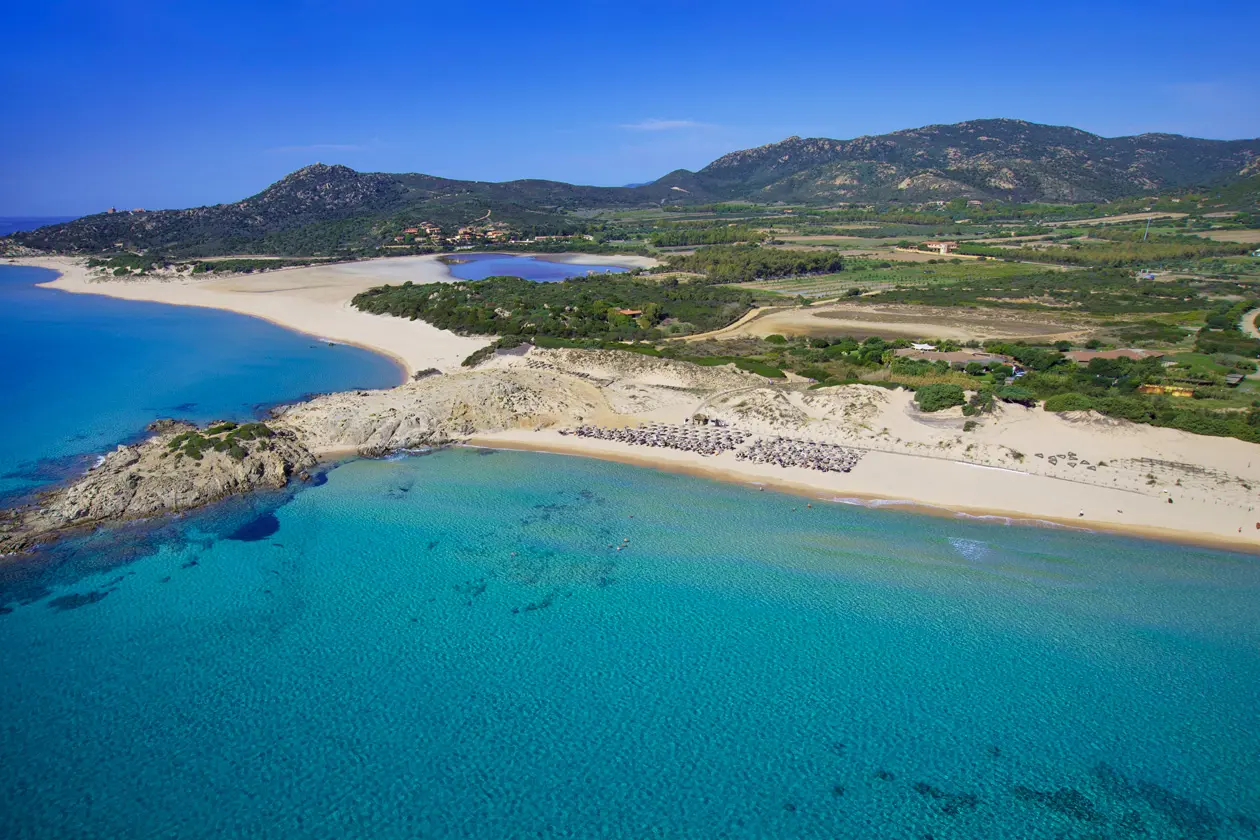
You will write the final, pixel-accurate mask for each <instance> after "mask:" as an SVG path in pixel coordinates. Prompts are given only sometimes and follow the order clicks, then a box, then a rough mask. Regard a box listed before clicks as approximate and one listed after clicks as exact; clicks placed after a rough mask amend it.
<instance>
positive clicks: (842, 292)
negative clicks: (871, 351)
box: [739, 257, 1036, 299]
mask: <svg viewBox="0 0 1260 840" xmlns="http://www.w3.org/2000/svg"><path fill="white" fill-rule="evenodd" d="M1035 270H1036V269H1030V267H1029V266H1027V265H1022V264H1020V263H1008V262H1002V261H1000V260H985V261H979V260H962V259H959V260H957V261H954V260H949V261H945V260H940V259H939V258H936V259H934V258H931V257H928V258H927V260H925V261H923V262H908V261H907V262H901V261H893V260H891V259H889V260H882V259H869V260H862V259H850V260H848V262H847V263H846V265H845V270H844V271H841V272H838V273H836V274H824V275H818V276H814V277H785V278H779V279H774V280H758V281H755V282H752V283H741V284H739V286H740V288H745V289H755V290H758V291H766V292H775V293H778V294H783V295H800V296H802V297H806V298H816V299H825V298H836V297H843V296H854V295H853V294H852V291H853V290H854V289H858V290H859V293H860V294H868V293H871V292H879V291H887V290H890V289H895V288H900V287H904V288H921V287H925V286H934V285H947V284H950V283H957V282H959V281H962V280H988V281H993V280H1001V279H1003V278H1007V277H1017V276H1022V275H1027V274H1029V273H1031V272H1032V271H1035Z"/></svg>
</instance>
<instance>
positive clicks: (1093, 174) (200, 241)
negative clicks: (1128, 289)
mask: <svg viewBox="0 0 1260 840" xmlns="http://www.w3.org/2000/svg"><path fill="white" fill-rule="evenodd" d="M1258 161H1260V140H1228V141H1227V140H1200V139H1196V138H1193V137H1182V136H1179V135H1175V134H1142V135H1138V136H1136V137H1115V138H1107V137H1099V136H1098V135H1096V134H1090V133H1089V132H1086V131H1081V130H1079V129H1075V128H1069V127H1063V126H1049V125H1039V124H1037V123H1029V122H1024V121H1022V120H1009V119H994V120H971V121H968V122H961V123H956V124H954V125H931V126H925V127H923V128H915V129H908V130H905V131H895V132H892V133H891V134H881V135H874V136H867V137H857V138H854V139H852V140H832V139H828V138H824V137H814V138H801V137H789V138H787V139H786V140H783V141H781V142H778V143H771V144H769V145H765V146H760V147H757V148H755V149H746V150H743V151H737V152H731V153H730V154H727V155H723V156H722V157H720V158H718V159H717V160H715V161H713V162H712V163H710V164H709V165H708V166H706V167H704V168H703V169H701V170H699V171H698V172H690V171H688V170H685V169H680V170H677V171H675V172H671V173H670V174H668V175H666V176H665V177H663V178H660V179H659V180H657V181H654V182H652V183H650V184H642V185H639V186H635V187H589V186H578V185H574V184H565V183H560V182H557V181H542V180H520V181H508V182H504V183H488V182H484V181H460V180H453V179H448V178H437V177H433V176H430V175H422V174H401V175H395V174H387V173H379V172H377V173H364V172H356V171H355V170H353V169H350V168H349V167H345V166H328V165H324V164H315V165H313V166H307V167H305V168H303V169H299V170H298V171H296V172H294V173H292V174H290V175H288V176H287V177H285V178H283V179H281V180H280V181H278V182H276V183H275V184H273V185H271V186H270V187H268V188H267V189H265V190H263V191H262V192H260V193H258V194H257V195H254V196H251V197H249V198H246V199H244V200H241V201H237V202H232V203H229V204H219V205H215V206H212V207H197V208H192V209H188V210H160V211H132V212H119V213H100V214H97V215H94V216H87V217H84V218H82V219H78V220H75V221H73V222H67V223H65V224H59V225H50V226H48V227H44V228H40V229H39V230H36V231H28V232H24V233H18V234H15V235H14V237H13V238H14V240H15V241H16V242H17V243H18V244H20V245H23V246H26V247H30V248H36V249H39V250H45V251H56V252H60V253H96V252H101V251H106V250H110V249H114V248H117V247H122V248H126V249H130V250H156V251H160V252H162V253H164V254H168V255H172V256H186V257H192V256H211V255H217V254H240V253H267V254H280V255H300V256H310V255H329V254H344V253H349V252H356V251H364V250H373V249H377V248H379V247H380V246H381V245H383V244H386V242H387V241H388V237H387V229H388V228H389V225H388V224H387V222H388V221H389V220H391V219H392V220H395V221H396V220H397V219H399V218H403V219H407V220H409V221H412V222H419V221H421V220H429V221H433V222H436V223H438V224H441V225H463V224H468V223H469V222H470V221H472V220H474V219H478V218H483V217H485V215H486V214H487V213H488V212H489V213H492V214H493V217H494V219H495V220H496V221H501V222H505V223H508V224H510V225H512V226H515V227H517V228H520V229H522V230H532V231H535V232H545V233H574V232H579V231H581V230H583V229H584V228H583V226H582V223H581V220H580V219H577V218H575V217H574V216H573V215H572V214H571V213H570V211H573V210H581V209H590V208H619V207H649V206H651V207H656V206H661V205H665V204H684V205H685V204H694V203H698V202H710V201H726V200H745V201H754V202H774V201H786V202H798V203H807V204H808V203H814V204H834V203H837V202H851V203H852V202H856V203H890V202H893V201H896V202H911V203H913V202H922V201H929V200H940V199H952V198H967V199H983V200H988V199H994V200H1002V201H1050V202H1078V201H1108V200H1111V199H1116V198H1123V197H1128V196H1136V195H1145V194H1149V193H1153V192H1157V191H1161V190H1170V189H1178V188H1184V187H1201V186H1203V187H1214V186H1222V185H1228V184H1233V183H1236V182H1238V181H1239V180H1240V179H1243V178H1246V177H1247V176H1249V175H1255V174H1257V173H1258V172H1260V163H1258Z"/></svg>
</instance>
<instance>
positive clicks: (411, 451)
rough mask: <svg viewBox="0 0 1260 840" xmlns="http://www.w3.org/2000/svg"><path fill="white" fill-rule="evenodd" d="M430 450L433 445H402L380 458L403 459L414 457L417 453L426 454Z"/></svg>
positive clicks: (383, 459)
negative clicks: (400, 447)
mask: <svg viewBox="0 0 1260 840" xmlns="http://www.w3.org/2000/svg"><path fill="white" fill-rule="evenodd" d="M431 452H433V447H431V446H416V447H403V448H402V449H395V450H393V451H392V452H390V453H389V454H388V455H386V456H385V457H384V458H382V459H381V460H382V461H403V460H406V459H407V458H414V457H416V456H419V455H428V454H430V453H431Z"/></svg>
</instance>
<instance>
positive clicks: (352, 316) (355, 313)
mask: <svg viewBox="0 0 1260 840" xmlns="http://www.w3.org/2000/svg"><path fill="white" fill-rule="evenodd" d="M455 255H457V254H455ZM443 256H453V255H452V254H429V255H425V256H418V257H377V258H375V259H370V260H359V261H356V262H345V263H333V264H327V265H311V266H302V267H296V268H283V269H276V270H273V271H269V272H265V273H259V274H247V275H233V276H229V277H214V276H210V277H204V278H200V277H199V278H190V277H179V278H174V277H172V278H157V277H146V278H134V279H126V280H123V279H104V278H100V277H96V276H93V275H92V274H91V273H90V272H89V271H88V270H87V268H86V266H85V265H84V264H83V261H82V260H79V259H76V258H72V257H16V258H10V259H9V260H8V263H9V264H12V265H26V266H31V267H35V268H46V269H50V270H52V271H56V272H58V276H57V277H56V278H54V279H53V280H51V281H49V282H47V283H41V284H40V286H42V287H44V288H50V289H58V290H60V291H63V292H70V293H72V294H95V295H103V296H105V297H112V298H119V299H123V300H135V301H146V302H150V303H165V304H169V305H172V306H199V307H204V308H208V309H222V310H226V311H229V312H235V313H236V314H238V315H248V316H250V317H254V318H261V319H262V320H264V321H268V322H270V323H272V324H275V325H277V326H280V327H284V328H285V329H290V330H294V331H296V332H300V333H303V334H305V335H309V336H311V337H313V338H316V339H319V340H322V341H333V342H336V343H339V344H348V345H352V346H355V347H359V348H362V349H364V350H369V351H372V352H375V353H379V354H381V355H383V356H386V357H388V358H390V359H392V360H393V361H394V362H395V363H396V364H397V365H398V367H399V382H400V383H402V382H405V381H407V380H408V379H409V378H410V377H411V375H412V374H413V373H415V372H416V371H420V370H425V369H427V368H438V369H439V370H443V371H449V370H453V369H458V368H459V366H460V363H461V362H463V360H464V359H465V358H467V357H468V356H470V355H471V354H472V353H474V352H475V351H477V350H479V349H481V348H482V347H484V346H486V345H487V344H489V343H490V341H491V339H490V338H484V337H475V338H473V337H466V336H460V335H456V334H455V333H453V332H450V331H448V330H442V329H438V328H437V327H434V326H432V325H430V324H427V323H425V322H424V321H407V320H404V319H402V318H388V317H381V316H378V315H372V314H370V313H367V312H360V311H359V310H357V309H355V308H353V307H352V306H351V305H350V301H351V299H352V298H353V297H354V296H355V295H356V294H358V293H359V292H362V291H366V290H367V289H370V288H373V287H375V286H380V285H384V284H387V283H402V282H405V281H408V280H410V281H412V282H415V283H450V282H458V279H459V278H457V277H455V276H454V275H452V274H451V273H450V268H449V266H447V265H446V264H445V263H443V262H441V260H440V259H439V258H440V257H443ZM526 256H533V255H526ZM553 256H559V257H562V258H563V259H560V260H556V261H559V262H566V263H584V264H591V265H628V264H634V265H652V264H654V263H655V261H654V260H651V259H650V258H647V257H636V256H627V257H611V256H605V255H594V254H587V255H582V254H561V255H553Z"/></svg>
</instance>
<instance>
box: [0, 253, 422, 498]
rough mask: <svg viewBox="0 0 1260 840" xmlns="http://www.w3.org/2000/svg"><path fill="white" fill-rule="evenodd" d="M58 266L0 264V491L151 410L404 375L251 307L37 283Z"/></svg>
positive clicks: (100, 445)
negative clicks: (134, 297)
mask: <svg viewBox="0 0 1260 840" xmlns="http://www.w3.org/2000/svg"><path fill="white" fill-rule="evenodd" d="M54 276H55V274H54V272H52V271H49V270H46V269H40V268H29V267H25V266H9V265H0V358H3V359H4V360H5V365H4V366H3V368H0V393H3V394H4V395H5V403H6V405H7V406H8V409H7V410H5V411H4V412H0V497H5V496H7V497H10V498H11V497H12V495H13V494H15V493H22V492H25V491H28V490H30V489H32V488H34V487H37V486H39V485H40V484H42V483H45V482H47V481H50V480H56V479H58V478H62V477H65V476H67V475H72V474H77V473H78V472H79V471H80V470H82V469H83V468H84V467H85V466H87V465H88V464H90V463H91V458H92V457H94V456H95V455H96V454H98V453H100V452H103V451H108V450H109V449H112V448H113V447H114V446H115V445H117V444H118V443H120V442H122V441H124V440H126V439H128V438H132V437H134V436H136V435H138V434H141V433H143V431H144V427H145V426H146V425H147V424H148V423H150V422H152V421H153V420H154V419H156V418H158V417H174V418H180V419H187V420H193V421H196V422H207V421H209V420H214V419H218V418H224V419H235V420H240V419H247V418H252V417H254V416H256V415H258V414H259V413H260V412H261V411H262V410H264V409H265V408H266V407H267V406H270V405H274V404H275V403H278V402H285V401H288V400H296V399H300V398H301V397H303V396H305V395H307V394H310V393H314V392H326V391H342V390H348V389H352V388H384V387H390V386H393V385H396V384H398V382H399V381H400V380H401V379H402V372H401V370H400V369H399V368H398V366H397V365H396V364H395V363H394V362H392V361H391V360H389V359H386V358H384V357H382V356H380V355H378V354H376V353H370V352H368V351H366V350H361V349H359V348H357V347H348V346H343V345H334V346H329V344H328V343H327V342H321V341H319V340H317V339H314V338H311V337H310V336H305V335H302V334H300V333H296V332H292V331H290V330H285V329H282V328H280V327H277V326H274V325H272V324H269V323H267V322H265V321H261V320H258V319H256V318H247V317H244V316H241V315H235V314H233V313H230V312H221V311H214V310H208V309H198V308H191V307H175V306H165V305H161V304H152V303H140V302H133V301H123V300H115V299H111V298H105V297H100V296H96V295H90V296H89V295H72V294H66V293H65V292H61V291H55V290H50V289H42V288H39V287H38V286H37V285H36V284H38V283H43V282H47V281H49V280H52V279H53V277H54ZM15 407H18V408H17V409H16V410H15Z"/></svg>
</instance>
